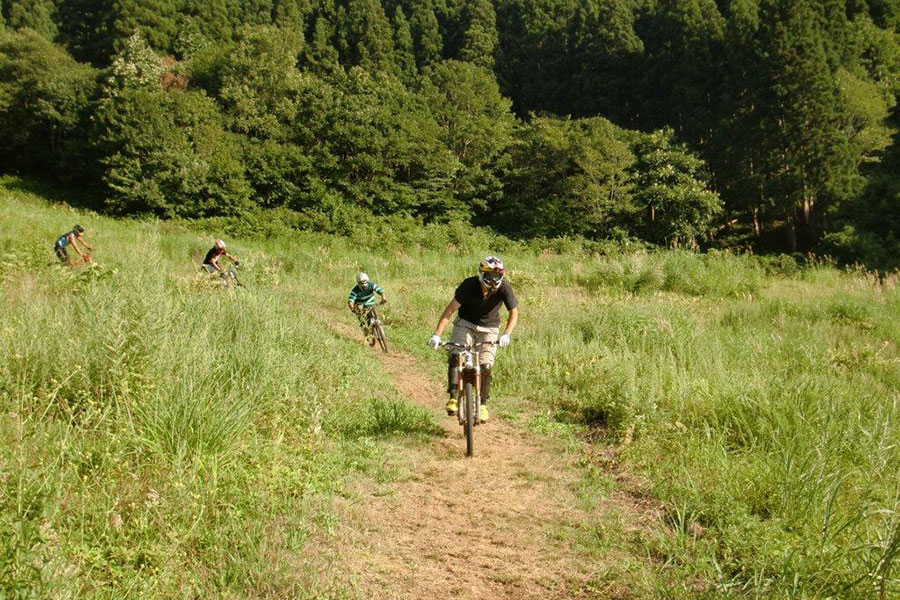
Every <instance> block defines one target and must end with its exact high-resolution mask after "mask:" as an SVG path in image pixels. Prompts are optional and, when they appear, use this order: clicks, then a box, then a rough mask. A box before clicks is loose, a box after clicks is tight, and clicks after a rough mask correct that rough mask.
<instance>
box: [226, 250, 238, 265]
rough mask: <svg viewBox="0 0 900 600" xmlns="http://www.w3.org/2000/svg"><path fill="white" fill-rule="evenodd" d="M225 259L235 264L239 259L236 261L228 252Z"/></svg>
mask: <svg viewBox="0 0 900 600" xmlns="http://www.w3.org/2000/svg"><path fill="white" fill-rule="evenodd" d="M225 257H226V258H227V259H228V260H230V261H231V262H233V263H236V262H238V259H236V258H235V257H234V256H232V255H230V254H228V253H227V252H226V253H225Z"/></svg>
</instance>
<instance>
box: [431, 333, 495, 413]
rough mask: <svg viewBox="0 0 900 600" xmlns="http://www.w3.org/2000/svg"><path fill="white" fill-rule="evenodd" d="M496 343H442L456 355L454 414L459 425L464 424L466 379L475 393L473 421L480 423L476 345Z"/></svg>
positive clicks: (479, 377) (478, 370) (478, 358)
mask: <svg viewBox="0 0 900 600" xmlns="http://www.w3.org/2000/svg"><path fill="white" fill-rule="evenodd" d="M496 344H497V342H474V343H472V344H470V345H465V346H463V345H461V344H454V343H452V342H447V343H445V344H444V347H445V348H447V350H448V352H450V353H451V354H453V356H455V357H456V364H455V368H456V374H457V377H456V404H457V411H456V414H457V415H458V417H459V424H460V425H465V423H466V411H465V403H466V398H465V387H466V382H467V380H468V381H469V382H470V383H472V389H473V391H474V393H475V403H474V405H475V415H474V417H475V423H476V424H478V423H481V361H480V357H481V353H480V352H479V351H478V350H477V347H478V346H488V345H496Z"/></svg>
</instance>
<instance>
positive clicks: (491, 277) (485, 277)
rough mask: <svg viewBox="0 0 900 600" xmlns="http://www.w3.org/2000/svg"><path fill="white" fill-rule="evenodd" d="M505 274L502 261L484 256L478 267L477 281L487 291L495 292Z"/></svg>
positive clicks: (494, 257)
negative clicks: (479, 281) (478, 280)
mask: <svg viewBox="0 0 900 600" xmlns="http://www.w3.org/2000/svg"><path fill="white" fill-rule="evenodd" d="M505 274H506V268H505V267H504V266H503V261H502V260H500V259H499V258H497V257H496V256H486V257H485V258H484V260H483V261H481V264H480V265H478V279H480V280H481V284H482V285H483V286H484V287H486V288H488V289H489V290H497V289H498V288H499V287H500V284H501V283H503V276H504V275H505Z"/></svg>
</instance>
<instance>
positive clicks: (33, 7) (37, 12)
mask: <svg viewBox="0 0 900 600" xmlns="http://www.w3.org/2000/svg"><path fill="white" fill-rule="evenodd" d="M2 7H3V10H2V14H0V22H2V20H4V19H5V21H6V24H7V26H8V27H9V28H10V29H24V28H28V29H33V30H34V31H36V32H38V33H39V34H41V35H42V36H44V37H45V38H47V39H48V40H53V39H54V38H55V37H56V32H57V27H56V23H55V21H54V19H55V17H56V14H55V13H56V6H55V5H54V3H53V0H4V2H3V3H2ZM0 31H2V27H0Z"/></svg>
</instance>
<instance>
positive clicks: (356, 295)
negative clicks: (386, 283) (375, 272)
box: [347, 273, 387, 346]
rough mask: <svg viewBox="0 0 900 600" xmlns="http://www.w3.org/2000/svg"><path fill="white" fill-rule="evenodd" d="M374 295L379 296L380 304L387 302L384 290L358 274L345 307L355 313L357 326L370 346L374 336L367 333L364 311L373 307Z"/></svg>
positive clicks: (373, 342) (362, 274) (367, 327)
mask: <svg viewBox="0 0 900 600" xmlns="http://www.w3.org/2000/svg"><path fill="white" fill-rule="evenodd" d="M375 294H378V295H379V296H381V303H382V304H384V303H385V302H387V298H386V297H385V295H384V288H382V287H381V286H380V285H378V284H377V283H374V282H372V281H370V280H369V276H368V275H367V274H366V273H358V274H357V275H356V285H355V286H353V289H351V290H350V295H349V296H348V297H347V307H348V308H349V309H350V310H351V311H353V312H354V313H356V316H357V317H358V318H359V326H360V327H362V330H363V332H364V333H365V334H366V340H367V341H368V342H369V345H370V346H374V345H375V336H374V335H373V334H372V332H371V331H369V324H368V322H367V321H366V311H365V309H366V308H368V307H370V306H375Z"/></svg>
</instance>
